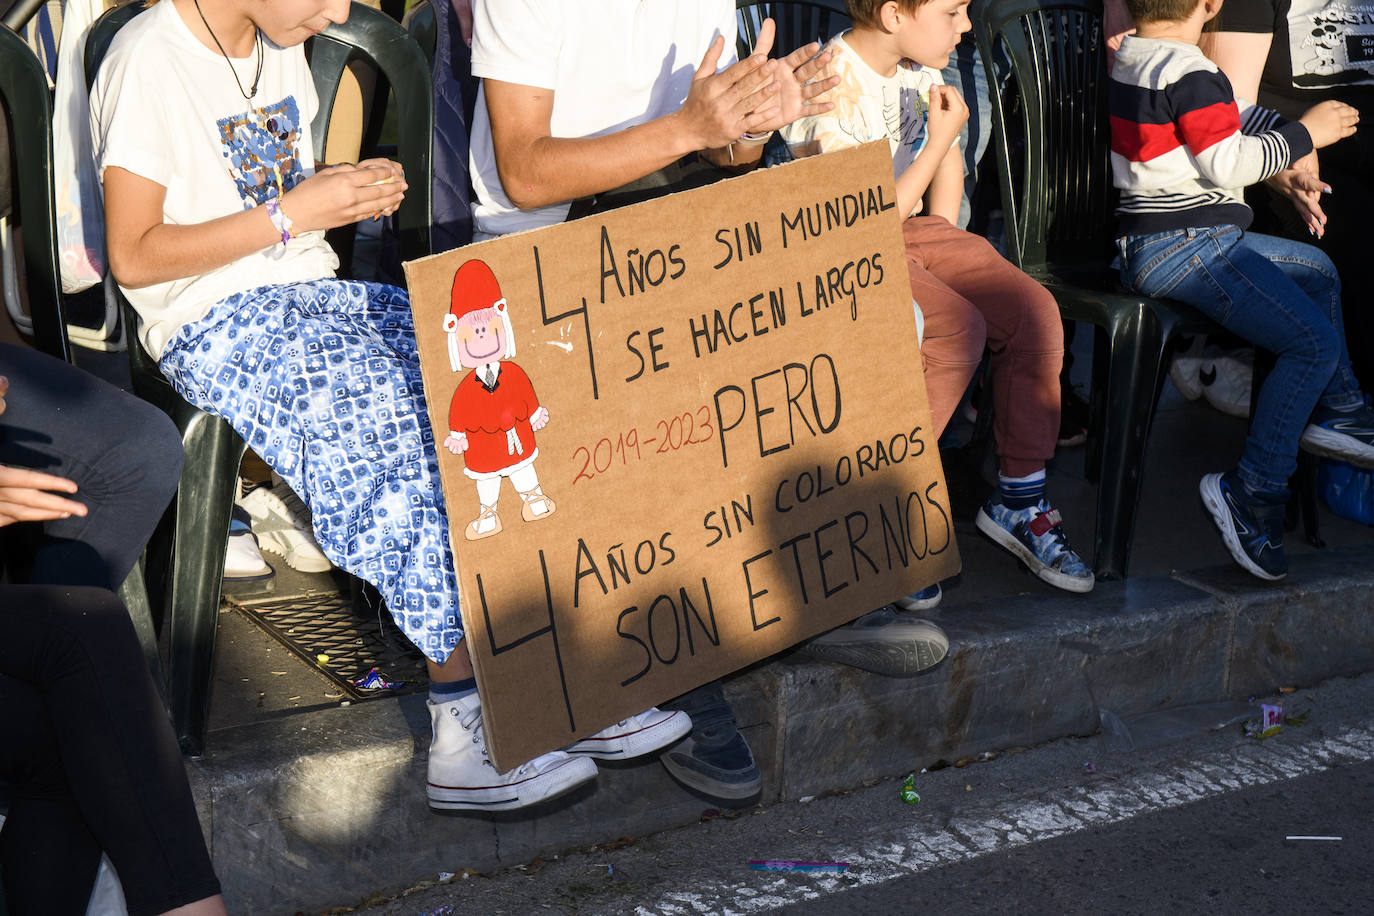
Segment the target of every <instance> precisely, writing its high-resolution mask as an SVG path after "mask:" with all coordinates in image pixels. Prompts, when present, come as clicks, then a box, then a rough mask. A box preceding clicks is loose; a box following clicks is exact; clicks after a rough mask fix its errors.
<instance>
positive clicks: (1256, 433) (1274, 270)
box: [1118, 226, 1361, 494]
mask: <svg viewBox="0 0 1374 916" xmlns="http://www.w3.org/2000/svg"><path fill="white" fill-rule="evenodd" d="M1118 244H1119V245H1120V247H1121V251H1122V269H1121V275H1122V279H1123V281H1124V282H1125V283H1126V285H1128V286H1130V287H1131V288H1132V289H1136V290H1138V291H1140V292H1142V293H1144V294H1146V295H1149V296H1161V297H1167V298H1170V299H1177V300H1178V301H1180V302H1185V303H1187V304H1188V305H1191V306H1192V307H1193V308H1196V309H1197V310H1198V311H1200V312H1202V313H1204V314H1205V315H1207V316H1208V317H1210V318H1212V319H1213V320H1214V321H1216V322H1217V323H1218V324H1220V325H1222V326H1223V327H1225V328H1226V329H1227V330H1229V331H1231V332H1233V333H1235V334H1238V335H1239V336H1241V337H1243V338H1245V339H1246V340H1248V341H1250V342H1252V343H1254V344H1256V345H1257V346H1260V347H1263V348H1264V349H1266V350H1269V351H1270V352H1271V353H1273V354H1274V355H1275V357H1276V362H1275V364H1274V368H1273V370H1272V371H1271V372H1270V373H1269V375H1268V377H1267V378H1266V379H1265V380H1264V385H1263V387H1261V389H1260V393H1259V398H1258V401H1257V403H1256V407H1255V415H1254V417H1253V418H1252V420H1251V422H1250V433H1249V435H1248V436H1247V437H1246V440H1245V450H1244V452H1243V453H1242V456H1241V460H1240V466H1239V474H1240V478H1241V480H1242V481H1243V482H1244V483H1245V484H1246V486H1247V487H1249V488H1250V489H1251V490H1254V491H1257V492H1265V493H1275V494H1281V493H1286V492H1287V486H1288V479H1289V478H1290V477H1291V476H1292V475H1293V471H1294V470H1296V469H1297V452H1298V439H1299V437H1300V436H1301V435H1302V431H1303V429H1304V427H1305V426H1306V425H1307V422H1308V418H1309V416H1310V415H1311V413H1312V409H1313V408H1314V407H1315V406H1316V404H1317V402H1318V400H1320V401H1322V403H1324V404H1326V405H1328V406H1331V407H1350V406H1355V405H1358V404H1359V403H1360V400H1361V394H1360V390H1359V385H1358V383H1357V382H1356V381H1355V377H1354V374H1353V373H1352V372H1351V371H1350V360H1349V357H1348V356H1347V355H1346V351H1345V337H1344V333H1343V331H1342V330H1341V328H1342V324H1341V306H1340V281H1339V279H1338V278H1337V275H1336V271H1335V268H1334V267H1332V265H1331V262H1330V260H1329V259H1328V258H1327V257H1326V255H1324V254H1322V253H1321V251H1319V250H1318V249H1316V248H1313V247H1312V246H1310V245H1304V244H1302V243H1300V242H1290V241H1287V240H1285V239H1277V238H1272V237H1270V236H1264V235H1258V234H1255V233H1242V232H1241V231H1240V230H1239V229H1237V228H1236V227H1235V226H1215V227H1211V228H1207V229H1179V230H1175V231H1171V232H1162V233H1157V234H1154V235H1145V236H1132V237H1129V238H1126V239H1123V240H1121V241H1120V242H1119V243H1118Z"/></svg>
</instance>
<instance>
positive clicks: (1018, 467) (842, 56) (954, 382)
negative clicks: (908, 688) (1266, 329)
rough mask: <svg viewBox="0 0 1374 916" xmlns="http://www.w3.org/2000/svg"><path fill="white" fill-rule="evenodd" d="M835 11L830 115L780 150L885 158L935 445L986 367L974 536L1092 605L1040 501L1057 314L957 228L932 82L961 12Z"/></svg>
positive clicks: (875, 1) (943, 5)
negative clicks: (918, 319) (990, 459)
mask: <svg viewBox="0 0 1374 916" xmlns="http://www.w3.org/2000/svg"><path fill="white" fill-rule="evenodd" d="M845 8H846V10H847V11H848V12H849V16H850V18H851V19H852V20H853V21H854V28H853V29H852V30H850V31H848V32H845V33H844V34H842V35H840V36H838V37H836V38H835V39H833V40H832V41H831V42H830V44H829V46H828V47H829V50H830V52H831V54H832V58H831V65H830V66H831V72H833V73H835V74H837V75H838V76H839V79H840V82H839V85H838V86H837V87H836V88H834V89H832V90H831V91H830V95H829V96H828V98H829V99H830V100H831V101H832V102H833V103H834V108H833V110H832V111H830V112H829V113H827V114H823V115H814V116H810V117H806V118H803V119H801V120H799V121H797V122H796V123H795V124H793V125H792V126H791V127H789V128H787V129H786V130H785V132H784V134H785V138H786V139H787V141H788V142H789V143H790V144H792V145H793V147H794V149H795V148H798V147H801V148H807V147H809V148H811V149H818V150H819V151H820V152H822V153H824V152H828V151H830V150H838V149H845V148H847V147H851V146H857V145H859V144H861V143H866V142H868V141H871V140H878V139H886V140H887V141H888V142H889V143H890V144H891V146H892V164H893V168H894V169H895V170H896V173H897V209H898V212H900V213H901V214H903V215H904V216H905V217H906V218H905V219H904V221H903V223H902V234H903V237H904V238H905V240H906V257H907V271H908V274H909V277H910V280H911V294H912V297H913V298H914V299H915V300H916V305H917V306H918V307H919V309H920V311H921V314H922V315H923V316H924V321H925V329H924V337H923V340H922V343H921V359H922V362H923V363H924V369H925V381H926V392H927V395H928V396H929V399H930V412H931V419H932V421H933V423H934V427H935V432H936V435H939V433H940V432H942V431H943V430H944V428H945V425H946V424H947V423H948V422H949V419H950V417H951V416H953V414H954V410H955V408H956V407H957V406H958V404H959V400H960V398H961V397H962V396H963V393H964V390H965V389H966V388H967V387H968V384H969V381H970V380H971V379H972V377H973V373H974V370H976V369H977V367H978V364H979V362H980V361H981V360H982V358H983V348H984V346H986V347H987V348H988V349H989V350H990V351H991V354H992V360H991V365H992V388H993V398H994V405H995V412H994V419H993V433H994V436H995V438H996V441H997V454H998V458H999V463H1000V468H999V474H998V488H997V493H996V494H995V495H994V496H993V497H992V498H991V499H989V500H988V502H987V504H986V505H984V506H983V507H982V508H981V509H980V510H979V512H978V518H977V524H978V529H979V530H980V531H982V532H983V533H985V534H986V535H988V536H989V537H990V538H992V540H993V541H995V542H996V543H997V544H998V545H999V546H1001V547H1003V548H1005V549H1006V550H1008V551H1009V552H1010V553H1012V554H1013V555H1014V556H1016V557H1018V558H1019V559H1021V560H1022V561H1023V562H1024V563H1025V564H1026V565H1027V566H1028V567H1029V568H1030V569H1031V571H1032V572H1034V573H1035V574H1036V575H1037V576H1039V577H1040V578H1041V579H1043V580H1044V581H1046V582H1048V583H1049V584H1051V585H1054V586H1057V587H1059V588H1062V589H1066V590H1067V591H1072V592H1088V591H1091V590H1092V587H1093V573H1092V570H1091V569H1089V568H1088V566H1087V564H1085V563H1084V562H1083V561H1082V560H1081V559H1080V558H1079V556H1078V554H1076V553H1075V552H1074V551H1073V548H1072V547H1070V546H1069V539H1068V536H1067V535H1066V534H1065V533H1064V528H1063V524H1062V523H1061V520H1060V517H1059V511H1058V510H1057V509H1054V508H1053V507H1051V505H1050V503H1049V502H1048V501H1047V500H1046V498H1045V462H1046V460H1048V459H1049V458H1051V457H1052V456H1053V455H1054V449H1055V442H1056V439H1057V437H1058V434H1059V409H1060V391H1059V370H1060V367H1061V365H1062V364H1063V359H1064V340H1063V328H1062V326H1061V324H1060V319H1059V308H1058V306H1057V305H1056V304H1055V301H1054V297H1053V296H1051V295H1050V294H1049V292H1047V291H1046V290H1045V289H1044V287H1042V286H1040V284H1038V283H1036V282H1035V281H1034V280H1032V279H1031V278H1030V277H1028V276H1026V275H1025V274H1024V273H1022V272H1021V271H1020V270H1018V269H1016V267H1014V266H1013V265H1012V264H1011V263H1010V262H1008V261H1007V260H1006V259H1005V258H1003V257H1002V256H1001V255H999V254H998V253H997V251H996V250H995V249H994V248H993V247H992V246H991V245H989V244H988V243H987V241H986V240H985V239H983V238H981V237H979V236H976V235H973V234H972V233H969V232H965V231H963V230H961V229H957V228H955V223H956V222H957V220H958V214H959V202H960V199H961V196H962V193H963V180H964V177H963V175H964V173H963V160H962V159H961V158H960V156H959V146H958V139H959V129H960V128H961V127H962V126H963V124H964V121H965V120H966V119H967V118H968V108H967V107H966V106H965V105H964V102H963V100H962V99H961V98H960V97H959V93H958V92H957V91H956V90H955V89H954V88H953V87H951V86H946V85H944V84H943V81H942V79H941V76H940V69H941V68H943V67H944V66H945V65H946V64H947V63H948V61H949V55H950V53H951V52H952V51H953V50H954V48H955V46H956V45H958V43H959V36H960V35H962V34H963V33H964V32H966V31H968V30H969V28H970V23H969V19H968V15H967V8H968V0H845ZM939 596H940V591H939V586H938V585H934V586H931V587H930V588H928V589H926V590H925V591H923V592H918V593H917V594H916V595H913V596H911V598H909V599H905V600H904V601H902V602H899V605H900V606H902V607H903V608H906V609H909V610H917V609H922V608H928V607H933V606H934V605H935V604H936V603H938V600H939Z"/></svg>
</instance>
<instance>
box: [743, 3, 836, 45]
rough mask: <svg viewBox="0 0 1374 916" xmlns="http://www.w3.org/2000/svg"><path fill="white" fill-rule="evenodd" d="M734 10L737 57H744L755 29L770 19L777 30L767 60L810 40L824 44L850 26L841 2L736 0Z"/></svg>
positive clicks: (755, 33)
mask: <svg viewBox="0 0 1374 916" xmlns="http://www.w3.org/2000/svg"><path fill="white" fill-rule="evenodd" d="M735 9H736V10H738V11H739V34H738V36H737V38H736V53H737V54H738V55H739V56H740V57H746V56H748V54H749V52H750V51H751V50H752V49H753V47H754V42H755V41H756V40H757V39H758V37H759V27H760V26H762V25H763V20H764V19H767V18H768V17H770V16H771V17H772V19H773V25H774V26H775V27H776V29H777V31H776V32H775V33H774V37H773V53H772V54H771V55H770V56H771V57H782V56H784V55H787V54H791V53H792V52H793V51H795V50H797V48H800V47H801V46H803V45H807V44H810V43H811V42H813V41H821V42H824V41H826V40H828V39H830V38H833V37H835V36H836V35H838V34H839V33H840V32H843V31H844V30H845V29H847V28H849V26H850V24H851V23H850V20H849V14H848V13H846V12H845V10H844V2H843V0H783V2H760V0H736V2H735Z"/></svg>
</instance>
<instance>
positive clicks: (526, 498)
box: [520, 487, 558, 522]
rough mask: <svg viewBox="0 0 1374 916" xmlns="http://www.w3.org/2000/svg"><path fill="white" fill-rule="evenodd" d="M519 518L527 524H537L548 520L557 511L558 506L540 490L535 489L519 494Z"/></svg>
mask: <svg viewBox="0 0 1374 916" xmlns="http://www.w3.org/2000/svg"><path fill="white" fill-rule="evenodd" d="M520 502H521V503H522V505H521V506H520V517H521V518H523V519H524V520H525V521H527V522H537V521H539V520H540V519H544V518H548V517H549V516H550V515H553V513H554V511H555V510H557V509H558V504H557V503H555V502H554V501H553V498H552V497H550V496H548V495H547V494H546V493H545V492H544V491H543V490H542V489H540V488H539V487H535V488H534V489H533V490H526V491H525V492H523V493H521V494H520Z"/></svg>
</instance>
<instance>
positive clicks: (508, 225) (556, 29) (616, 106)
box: [471, 0, 736, 236]
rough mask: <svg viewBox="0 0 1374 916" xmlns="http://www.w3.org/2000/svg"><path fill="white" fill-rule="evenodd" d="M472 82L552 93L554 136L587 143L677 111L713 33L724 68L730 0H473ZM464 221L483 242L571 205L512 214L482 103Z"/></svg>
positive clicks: (731, 38) (731, 42) (728, 59)
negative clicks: (468, 215) (469, 220)
mask: <svg viewBox="0 0 1374 916" xmlns="http://www.w3.org/2000/svg"><path fill="white" fill-rule="evenodd" d="M472 33H473V34H472V72H473V75H474V76H479V77H483V78H486V79H494V80H500V81H502V82H506V83H518V84H520V85H522V86H538V87H540V88H542V89H552V90H553V92H554V98H553V115H552V118H551V121H550V128H551V135H552V136H554V137H596V136H600V135H602V134H609V133H614V132H616V131H620V130H624V129H625V128H627V127H633V126H635V125H636V124H643V123H645V122H648V121H652V120H653V119H655V118H658V117H661V116H662V115H666V114H670V113H672V112H674V111H677V110H678V109H679V108H681V107H682V103H683V101H684V100H685V99H686V98H687V91H688V90H689V89H690V88H691V85H692V76H693V75H694V74H695V73H696V69H697V67H698V66H700V64H701V59H702V57H703V56H704V55H705V54H706V51H707V49H708V48H710V46H711V42H712V41H714V40H715V37H716V36H717V35H724V36H725V51H724V52H723V53H722V55H721V60H720V67H722V68H723V67H726V66H728V65H730V64H732V63H734V61H735V59H736V57H735V33H736V28H735V5H734V3H732V2H731V0H691V2H677V0H579V2H571V0H477V2H476V3H474V4H473V29H472ZM471 166H472V183H473V187H474V189H475V190H476V192H477V202H476V206H475V207H474V208H473V223H474V224H475V226H476V229H477V231H478V232H480V233H483V234H484V235H487V236H492V235H504V234H506V233H508V232H518V231H520V230H523V229H536V228H539V227H541V226H550V225H553V224H555V223H560V222H562V221H563V220H564V219H566V218H567V215H568V207H569V205H570V203H571V202H567V203H561V204H555V205H553V206H549V207H540V208H539V209H536V210H523V211H522V210H517V209H516V208H515V205H514V204H512V203H511V202H510V200H509V199H508V198H507V197H506V192H505V190H504V189H503V188H502V187H501V177H500V175H499V174H498V173H497V170H496V154H495V151H494V150H493V148H492V143H491V123H490V121H489V120H488V119H487V105H486V98H485V96H484V95H482V94H479V95H478V97H477V111H476V114H475V115H474V116H473V125H472V147H471Z"/></svg>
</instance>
